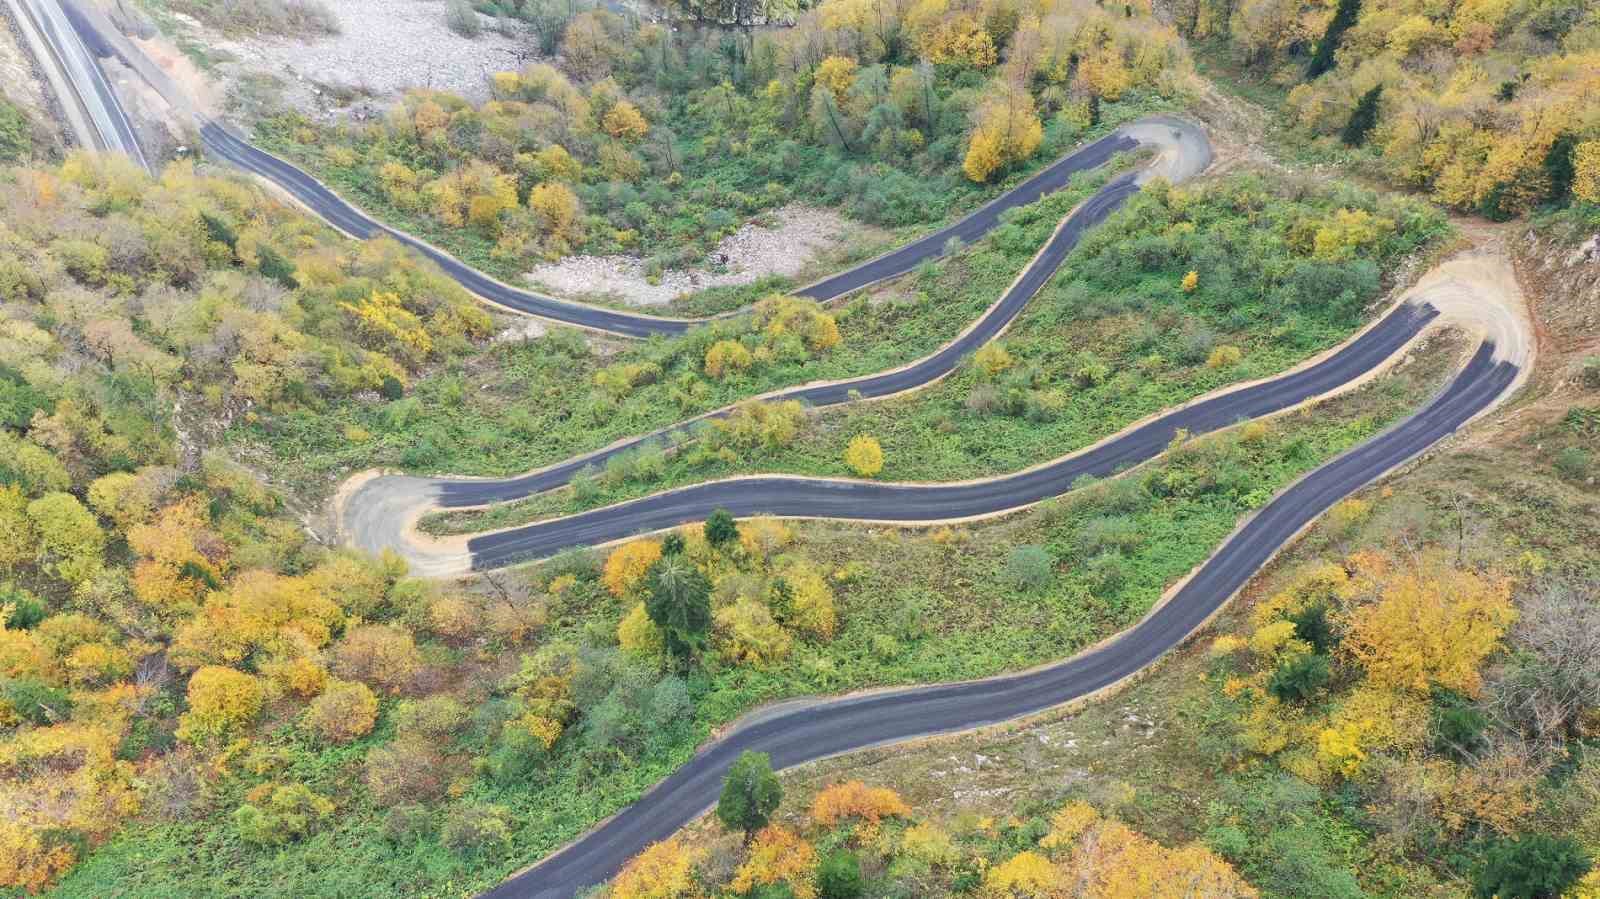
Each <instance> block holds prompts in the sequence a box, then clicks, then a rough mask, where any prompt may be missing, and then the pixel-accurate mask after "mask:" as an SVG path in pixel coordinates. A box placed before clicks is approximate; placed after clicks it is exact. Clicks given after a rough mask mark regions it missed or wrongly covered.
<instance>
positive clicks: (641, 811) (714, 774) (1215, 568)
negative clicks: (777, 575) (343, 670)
mask: <svg viewBox="0 0 1600 899" xmlns="http://www.w3.org/2000/svg"><path fill="white" fill-rule="evenodd" d="M1516 377H1517V367H1516V366H1515V365H1513V364H1511V363H1510V362H1505V361H1497V360H1496V359H1495V357H1494V345H1493V344H1492V343H1488V342H1485V343H1483V344H1482V345H1481V346H1480V347H1479V349H1478V351H1477V353H1476V354H1475V355H1474V356H1473V357H1472V360H1471V361H1470V362H1469V363H1468V364H1467V366H1466V367H1465V368H1464V369H1463V370H1462V371H1461V373H1460V374H1459V375H1457V376H1456V378H1455V379H1454V380H1453V381H1452V382H1451V383H1450V385H1449V386H1448V387H1447V388H1446V389H1445V390H1444V391H1443V392H1442V393H1441V394H1439V396H1438V397H1437V398H1435V399H1434V400H1433V401H1432V402H1430V403H1429V404H1428V405H1427V406H1426V407H1425V408H1424V409H1423V410H1422V411H1420V412H1418V413H1416V414H1415V415H1413V416H1411V417H1410V418H1408V419H1406V420H1405V421H1403V422H1401V423H1399V424H1398V425H1396V426H1394V427H1392V428H1390V429H1389V430H1387V431H1385V432H1383V433H1382V434H1379V435H1378V436H1376V437H1374V438H1372V439H1371V440H1368V441H1367V442H1366V443H1363V444H1361V445H1360V446H1358V447H1356V448H1354V449H1352V450H1350V451H1349V452H1347V453H1345V454H1344V455H1342V456H1340V457H1338V458H1337V459H1334V460H1333V461H1332V462H1329V463H1328V464H1326V465H1324V466H1322V467H1321V468H1318V469H1317V470H1315V471H1313V472H1312V473H1310V474H1309V475H1307V476H1305V477H1304V478H1302V479H1300V480H1299V481H1298V482H1296V483H1295V484H1293V485H1292V486H1290V487H1289V488H1288V489H1287V490H1284V491H1283V492H1282V493H1280V494H1279V495H1278V496H1277V497H1276V498H1275V499H1273V500H1272V501H1271V502H1270V503H1268V504H1267V505H1266V506H1265V507H1263V508H1262V509H1261V510H1260V512H1258V513H1257V514H1256V515H1255V516H1254V517H1252V518H1250V519H1249V520H1248V521H1246V522H1245V524H1244V525H1243V526H1242V527H1240V528H1239V529H1238V530H1237V531H1235V532H1234V534H1233V535H1232V536H1231V537H1229V538H1228V540H1227V541H1226V542H1225V543H1224V544H1223V545H1222V547H1221V548H1220V549H1218V550H1217V552H1216V553H1215V554H1214V555H1213V556H1212V557H1211V558H1210V560H1208V561H1207V562H1206V563H1205V564H1204V565H1202V566H1201V568H1200V569H1199V570H1198V571H1197V572H1195V574H1194V576H1193V577H1191V578H1190V579H1189V580H1188V581H1187V582H1185V583H1184V585H1183V586H1182V587H1181V588H1179V589H1178V590H1177V591H1176V592H1175V593H1174V594H1173V595H1172V596H1171V597H1170V598H1169V599H1168V600H1167V602H1165V603H1164V604H1162V605H1161V606H1160V607H1159V608H1157V609H1156V610H1155V611H1154V612H1152V613H1151V614H1150V615H1149V616H1147V617H1146V618H1145V619H1144V620H1143V621H1141V622H1139V623H1138V624H1137V625H1135V626H1134V627H1132V628H1131V629H1129V630H1127V631H1125V632H1123V633H1122V634H1121V635H1119V636H1118V637H1117V638H1115V639H1114V640H1112V641H1111V642H1109V643H1107V644H1105V645H1103V646H1100V647H1098V648H1096V649H1093V650H1090V651H1088V652H1085V653H1082V654H1080V655H1077V656H1074V657H1072V658H1071V659H1068V660H1066V661H1064V662H1061V663H1058V664H1056V665H1052V666H1050V667H1047V668H1042V669H1036V670H1033V671H1030V672H1027V673H1025V674H1017V675H1009V676H1004V677H996V678H990V679H987V680H981V681H970V682H965V683H955V684H941V685H936V686H928V687H915V688H910V689H903V690H892V691H885V692H878V693H872V694H868V695H864V696H858V697H846V698H843V699H838V700H833V701H824V702H819V703H816V704H812V705H808V706H805V707H802V708H796V709H794V710H790V711H784V712H780V713H777V714H774V715H771V716H768V717H763V718H761V719H760V720H758V721H757V722H756V723H754V724H751V725H749V726H747V727H744V728H741V729H739V730H736V731H734V732H733V733H731V734H729V735H728V736H726V737H723V738H722V739H720V740H717V741H716V742H714V743H712V744H710V745H709V746H707V747H706V748H704V749H703V750H702V751H701V752H700V753H699V754H697V755H696V756H695V757H694V758H693V759H692V760H690V761H689V762H688V763H687V764H685V765H684V766H683V767H681V768H679V769H678V770H677V771H676V772H674V773H673V774H672V775H671V776H670V777H668V778H667V779H666V780H664V781H662V782H661V783H660V784H659V785H658V786H657V787H655V788H654V789H653V790H651V791H650V792H649V793H646V794H645V795H644V797H642V798H641V799H640V800H639V801H638V802H636V803H634V804H633V805H631V806H629V807H628V808H626V809H624V810H623V811H622V812H620V813H618V814H617V815H615V816H614V817H612V818H611V819H609V820H607V821H606V822H605V823H603V824H601V825H600V826H599V827H597V828H595V829H594V830H592V831H590V832H589V833H588V834H586V835H585V836H584V837H582V838H581V839H579V840H578V841H576V842H575V843H573V844H571V845H569V846H568V847H567V848H565V849H563V850H562V851H560V852H558V853H556V854H555V855H553V856H551V857H549V858H548V859H546V860H545V861H544V862H542V863H541V864H539V865H537V866H536V867H533V868H530V869H528V870H526V871H524V872H522V873H521V874H518V875H516V876H514V877H512V878H511V879H510V880H507V881H506V882H505V883H503V884H501V885H500V886H499V887H496V888H495V889H493V890H491V891H489V892H488V893H487V894H485V895H486V897H488V899H514V897H515V899H557V897H559V899H568V897H571V896H573V895H574V894H575V893H577V892H578V891H579V890H581V889H583V888H585V887H588V886H591V885H593V884H596V883H600V882H602V881H604V880H606V879H608V878H610V877H611V876H612V875H613V874H615V873H616V872H617V871H618V870H619V869H620V868H621V867H622V865H623V864H624V863H625V862H626V861H627V860H628V859H629V858H631V857H632V856H634V855H635V854H637V853H638V852H640V851H642V850H643V849H644V848H645V847H647V846H649V845H650V844H651V843H653V842H656V841H658V840H663V839H666V838H667V837H670V836H671V835H672V834H673V833H674V832H676V831H677V830H678V828H680V827H682V826H683V825H685V824H687V823H688V822H690V821H692V820H693V819H695V818H696V817H698V816H699V815H700V814H702V813H703V812H705V811H706V810H707V809H708V808H710V807H711V805H712V804H713V803H714V802H715V801H716V797H717V795H718V793H719V791H720V790H721V786H722V778H723V777H724V776H725V775H726V773H727V770H728V766H729V765H730V764H732V762H733V760H734V759H735V758H737V757H738V755H739V753H741V752H744V751H746V750H753V751H756V752H766V753H770V754H771V756H772V763H773V766H774V767H775V768H788V767H793V766H795V765H800V764H804V763H806V762H810V761H815V760H817V759H821V758H827V757H829V756H833V755H839V754H841V753H846V752H851V751H854V750H858V749H863V748H866V747H870V746H876V745H881V744H885V743H893V742H897V741H902V740H908V739H914V738H917V737H922V736H927V735H930V734H939V733H948V732H952V731H959V730H968V729H971V728H975V727H982V726H985V725H991V724H998V723H1000V722H1004V721H1009V720H1011V719H1014V718H1020V717H1024V716H1027V715H1032V714H1035V713H1038V712H1042V711H1045V710H1047V709H1049V708H1052V707H1054V706H1057V705H1060V704H1062V703H1065V702H1070V701H1072V700H1074V699H1077V698H1080V697H1083V696H1087V695H1089V694H1092V693H1094V692H1096V691H1098V690H1100V689H1103V688H1105V687H1109V686H1112V685H1114V684H1116V683H1118V682H1119V681H1121V680H1123V679H1125V678H1128V677H1130V676H1132V675H1134V674H1136V673H1138V672H1139V671H1140V670H1141V669H1143V668H1144V667H1145V666H1147V665H1149V664H1151V663H1152V662H1154V661H1156V660H1157V659H1159V658H1160V657H1161V656H1162V655H1163V654H1164V653H1166V652H1167V651H1168V650H1169V649H1172V648H1173V647H1175V646H1177V645H1178V644H1179V643H1181V642H1182V641H1183V640H1184V639H1185V638H1186V637H1187V636H1188V635H1189V634H1190V633H1192V632H1193V631H1194V630H1195V629H1196V628H1198V627H1200V625H1202V624H1204V623H1205V621H1206V620H1207V619H1208V618H1210V617H1211V615H1212V614H1213V613H1214V612H1216V611H1217V610H1218V609H1219V608H1221V607H1222V605H1223V603H1225V602H1226V601H1227V600H1228V599H1229V598H1230V597H1231V596H1232V595H1233V594H1234V593H1235V592H1237V591H1238V589H1239V588H1240V587H1242V586H1243V585H1244V584H1245V582H1246V581H1248V580H1249V579H1250V577H1251V576H1252V575H1254V574H1255V573H1256V572H1257V571H1258V570H1259V569H1260V568H1261V566H1262V565H1264V564H1266V562H1267V561H1268V560H1269V559H1270V558H1271V557H1272V556H1273V554H1274V553H1276V552H1277V550H1278V549H1279V548H1280V547H1282V546H1283V545H1284V544H1285V543H1287V542H1288V541H1289V540H1290V539H1292V538H1293V537H1294V536H1295V535H1296V534H1297V533H1299V532H1300V531H1301V529H1303V528H1304V527H1305V526H1306V525H1308V524H1310V523H1311V522H1312V521H1313V520H1314V519H1315V518H1316V517H1317V516H1318V515H1320V514H1322V513H1323V512H1324V511H1325V510H1327V509H1328V508H1329V507H1331V506H1332V505H1333V504H1334V503H1336V502H1338V501H1339V500H1340V499H1342V498H1344V497H1346V496H1348V495H1349V494H1351V493H1352V492H1354V491H1355V490H1357V489H1359V488H1361V487H1362V486H1364V485H1366V484H1368V483H1370V482H1371V481H1373V480H1374V479H1376V478H1377V477H1379V476H1380V475H1382V474H1383V473H1385V472H1387V471H1389V470H1391V469H1393V468H1394V467H1396V466H1398V465H1400V464H1402V463H1404V462H1406V461H1407V460H1409V459H1411V458H1413V457H1415V456H1416V455H1417V454H1419V453H1421V452H1422V451H1423V450H1425V449H1427V448H1428V447H1429V446H1432V445H1433V444H1434V443H1435V442H1436V441H1438V440H1439V439H1440V438H1442V437H1444V436H1446V435H1448V434H1450V433H1451V432H1452V431H1454V430H1455V429H1456V428H1458V427H1460V426H1461V425H1462V424H1464V423H1465V422H1467V421H1468V420H1469V419H1471V418H1472V417H1473V416H1474V415H1476V414H1478V413H1479V412H1481V411H1483V410H1484V409H1486V408H1487V407H1489V406H1490V405H1491V404H1493V403H1494V402H1495V401H1496V400H1497V399H1498V398H1500V397H1501V395H1502V394H1504V393H1505V392H1506V390H1507V389H1508V388H1509V387H1510V386H1511V385H1512V383H1513V382H1514V380H1515V379H1516Z"/></svg>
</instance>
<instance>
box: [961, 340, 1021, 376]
mask: <svg viewBox="0 0 1600 899" xmlns="http://www.w3.org/2000/svg"><path fill="white" fill-rule="evenodd" d="M1016 363H1017V360H1016V359H1013V358H1012V357H1011V354H1010V353H1008V352H1006V348H1005V347H1004V346H1002V345H1000V343H999V342H991V343H986V344H984V345H983V346H981V347H979V348H978V351H977V352H976V353H973V354H972V364H973V365H975V366H977V369H978V374H979V375H980V376H981V377H983V378H986V379H988V378H994V377H995V376H997V375H999V374H1000V373H1001V372H1003V371H1005V370H1006V369H1008V368H1010V367H1011V366H1013V365H1015V364H1016Z"/></svg>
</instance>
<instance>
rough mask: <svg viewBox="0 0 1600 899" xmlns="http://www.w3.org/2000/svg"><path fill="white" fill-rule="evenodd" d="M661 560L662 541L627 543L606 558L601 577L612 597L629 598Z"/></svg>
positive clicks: (601, 581)
mask: <svg viewBox="0 0 1600 899" xmlns="http://www.w3.org/2000/svg"><path fill="white" fill-rule="evenodd" d="M660 558H661V541H659V540H635V541H633V542H632V543H625V544H623V545H622V546H619V547H617V548H616V549H615V550H613V551H612V553H611V555H609V556H607V557H606V567H605V571H604V572H603V573H602V574H601V575H600V583H602V584H604V585H605V587H606V589H607V590H610V591H611V595H612V596H627V595H628V594H629V593H631V592H632V591H633V590H634V588H636V587H638V586H639V583H640V582H641V581H643V580H644V575H645V572H647V571H649V570H650V566H651V565H654V564H655V563H656V560H657V559H660Z"/></svg>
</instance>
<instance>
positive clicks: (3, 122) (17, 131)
mask: <svg viewBox="0 0 1600 899" xmlns="http://www.w3.org/2000/svg"><path fill="white" fill-rule="evenodd" d="M32 149H33V126H32V124H31V123H30V122H29V121H28V116H27V115H26V114H25V113H23V111H22V110H21V109H18V108H17V107H16V106H14V105H13V104H11V103H10V102H8V101H7V100H6V99H5V98H3V97H0V163H12V162H18V161H20V160H21V159H22V157H24V156H27V155H28V153H29V151H31V150H32Z"/></svg>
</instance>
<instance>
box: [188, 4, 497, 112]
mask: <svg viewBox="0 0 1600 899" xmlns="http://www.w3.org/2000/svg"><path fill="white" fill-rule="evenodd" d="M330 6H331V8H332V9H333V11H334V14H335V15H336V16H337V17H338V19H339V33H338V34H333V35H323V36H320V37H315V38H310V39H302V38H281V37H272V36H265V35H263V36H251V37H237V36H232V37H230V36H223V35H217V34H208V33H206V29H205V26H203V25H202V24H201V23H199V22H197V21H195V20H194V19H191V18H188V17H176V18H177V19H178V21H179V22H180V23H181V25H182V26H183V27H185V28H187V29H189V30H190V31H191V32H192V37H193V38H194V39H195V40H197V41H198V42H199V43H201V44H203V45H204V46H206V47H207V48H208V50H209V51H212V52H214V53H215V54H216V56H217V58H218V63H217V66H216V71H215V72H214V74H215V75H217V76H220V77H222V78H223V79H225V80H228V81H230V82H250V81H252V80H257V79H261V78H263V77H267V78H271V79H275V80H276V81H277V82H278V83H279V85H280V86H281V89H282V98H281V99H282V100H283V102H286V103H288V104H289V105H292V106H295V107H298V108H301V109H303V110H305V111H307V112H313V113H316V112H320V113H323V114H326V115H329V116H332V115H336V114H339V113H340V111H342V110H345V109H348V108H349V106H350V104H351V101H352V100H357V101H359V102H360V103H362V104H364V105H370V106H371V107H372V109H373V110H374V111H381V110H382V109H383V108H385V107H387V106H388V105H389V103H390V102H391V101H392V100H394V99H395V98H396V97H398V96H399V95H400V94H402V93H404V92H405V91H406V90H407V89H408V88H414V87H425V88H435V89H438V90H445V91H450V92H452V93H455V94H460V95H461V96H463V97H467V98H468V99H471V100H484V99H487V98H488V86H487V81H488V76H489V75H490V74H492V73H494V72H497V71H504V70H507V69H519V68H521V67H522V66H523V64H524V62H525V60H524V56H525V54H526V51H527V49H528V42H527V41H526V40H519V39H517V38H515V37H507V36H505V35H501V34H499V33H497V32H496V31H495V30H494V24H495V23H494V22H493V21H492V20H490V19H488V18H484V19H482V22H483V26H484V29H483V33H482V34H481V35H479V36H478V37H476V38H466V37H462V36H461V35H458V34H456V33H455V32H453V31H451V30H450V29H449V28H447V27H446V26H445V3H444V2H443V0H339V2H337V3H332V4H330Z"/></svg>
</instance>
